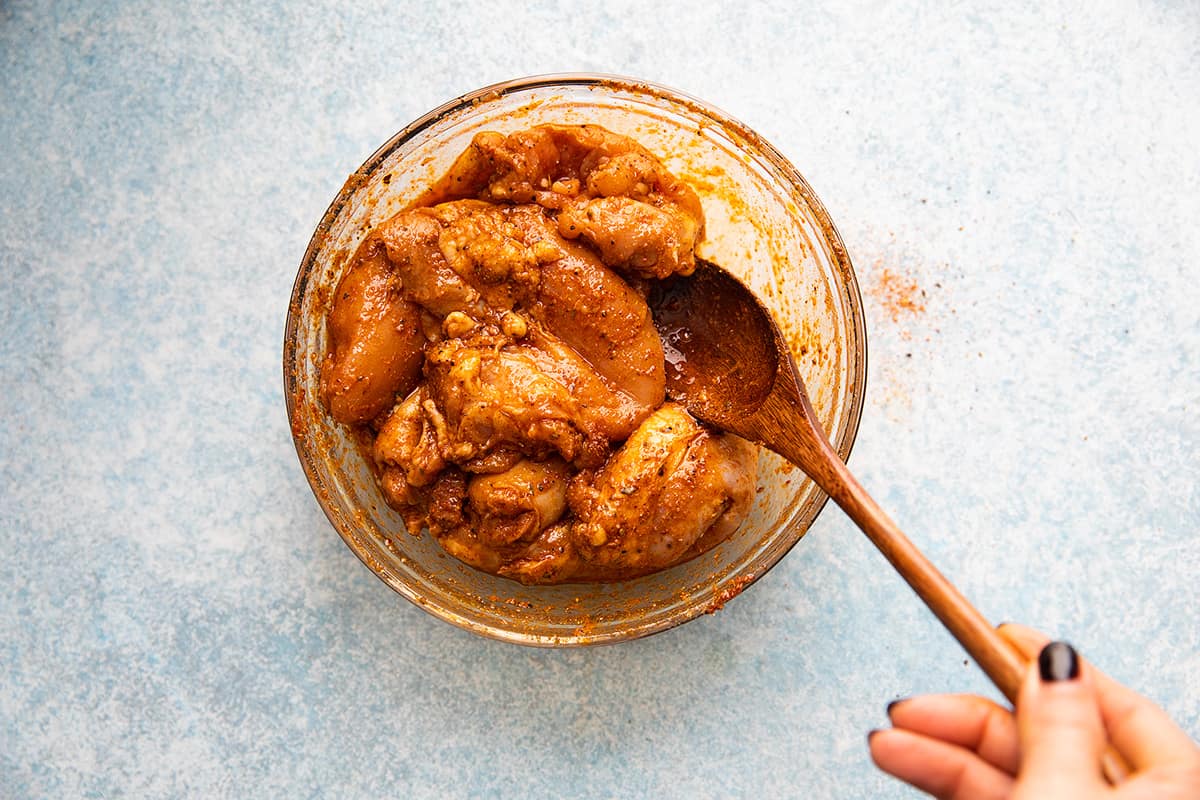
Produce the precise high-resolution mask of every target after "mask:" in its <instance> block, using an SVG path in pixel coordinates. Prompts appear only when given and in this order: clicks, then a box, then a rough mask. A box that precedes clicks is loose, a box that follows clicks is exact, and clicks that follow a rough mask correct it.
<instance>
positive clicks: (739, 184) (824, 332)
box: [283, 74, 866, 647]
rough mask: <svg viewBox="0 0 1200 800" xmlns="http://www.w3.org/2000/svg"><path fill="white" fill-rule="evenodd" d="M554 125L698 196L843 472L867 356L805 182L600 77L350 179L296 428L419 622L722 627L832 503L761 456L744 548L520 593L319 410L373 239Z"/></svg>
mask: <svg viewBox="0 0 1200 800" xmlns="http://www.w3.org/2000/svg"><path fill="white" fill-rule="evenodd" d="M544 122H559V123H596V124H599V125H602V126H604V127H606V128H609V129H611V130H613V131H616V132H617V133H622V134H627V135H629V136H632V137H633V138H634V139H636V140H637V141H639V142H641V143H642V144H643V145H645V146H646V147H648V148H649V149H650V150H651V151H653V152H654V153H655V154H657V155H658V157H659V158H661V159H662V160H663V161H664V163H665V164H666V166H667V167H668V169H670V170H671V171H672V172H674V173H675V174H676V175H678V176H680V177H681V178H684V179H685V180H687V181H688V182H689V183H691V185H692V186H693V187H695V189H696V191H697V193H698V194H699V196H700V200H701V203H702V204H703V206H704V214H705V218H706V221H707V233H706V237H705V240H704V242H703V243H702V244H701V246H700V248H699V250H698V253H699V255H701V256H703V257H704V258H707V259H709V260H710V261H714V262H716V263H718V264H721V265H722V266H724V267H725V268H726V269H728V270H730V271H731V272H733V273H734V274H736V275H738V276H739V277H740V278H742V280H744V281H745V282H746V283H747V284H749V285H750V286H751V288H753V289H754V290H755V291H756V292H757V293H758V294H759V296H760V297H761V298H762V299H763V300H764V302H765V303H766V305H767V306H768V307H769V308H770V309H771V310H772V312H773V313H774V314H775V316H776V319H777V320H778V321H779V323H780V326H781V327H782V329H783V330H784V334H785V336H786V337H787V339H788V341H789V344H790V345H791V347H792V352H793V354H794V355H795V358H796V362H797V366H798V367H799V370H800V373H801V375H802V376H803V378H804V381H805V383H806V384H807V386H808V390H809V393H810V396H811V399H812V404H813V407H814V408H815V409H816V411H817V413H818V415H819V416H820V418H821V421H822V423H823V424H824V425H825V430H826V431H827V432H828V434H829V438H830V440H831V441H832V442H833V445H834V448H835V449H836V450H837V452H838V453H839V454H840V455H841V456H842V458H846V457H847V456H848V455H849V453H850V447H851V445H852V444H853V441H854V436H855V433H856V431H857V429H858V422H859V416H860V414H861V411H862V404H863V383H864V378H865V374H866V338H865V329H864V324H863V313H862V301H861V298H860V296H859V291H858V284H857V281H856V280H855V277H854V271H853V269H852V267H851V265H850V259H849V257H848V256H847V254H846V250H845V247H844V246H843V244H842V240H841V237H840V236H839V235H838V233H837V231H836V230H835V229H834V227H833V223H832V222H831V221H830V219H829V215H828V214H827V213H826V212H825V209H824V207H823V206H822V205H821V202H820V201H819V200H818V199H817V196H816V195H815V194H814V193H813V190H812V189H811V188H810V187H809V185H808V184H807V183H806V182H805V180H804V178H802V177H801V176H800V173H799V172H797V171H796V169H795V168H794V167H793V166H792V165H791V164H789V163H788V162H787V160H786V159H784V157H783V156H781V155H780V154H779V152H778V151H776V150H775V148H773V147H772V146H771V145H769V144H767V143H766V142H765V141H763V140H762V139H761V138H760V137H759V136H758V135H757V134H755V133H754V132H753V131H752V130H750V129H749V128H747V127H746V126H745V125H743V124H741V123H739V122H737V121H736V120H734V119H732V118H730V117H729V116H728V115H726V114H725V113H723V112H721V111H718V110H717V109H715V108H713V107H711V106H709V105H707V104H705V103H703V102H701V101H699V100H696V99H694V98H692V97H688V96H687V95H684V94H681V93H679V92H676V91H672V90H670V89H666V88H664V87H661V86H656V85H653V84H649V83H645V82H641V81H635V80H631V79H627V78H620V77H615V76H608V75H584V74H571V75H548V76H541V77H533V78H524V79H520V80H515V81H511V82H508V83H503V84H497V85H495V86H488V87H486V88H484V89H480V90H478V91H475V92H471V93H470V94H467V95H464V96H462V97H460V98H458V99H457V100H454V101H452V102H450V103H447V104H446V105H444V106H442V107H440V108H437V109H435V110H433V111H431V112H429V113H428V114H426V115H425V116H423V117H421V118H420V119H419V120H417V121H416V122H414V123H412V124H411V125H409V126H408V127H406V128H405V129H404V130H402V131H400V132H399V133H397V134H396V135H395V136H393V137H392V138H391V139H390V140H388V142H387V143H385V144H384V145H383V146H382V147H380V148H379V149H378V150H377V151H375V153H374V154H373V155H372V156H371V157H370V158H368V159H367V160H366V162H365V163H364V164H363V165H362V167H360V168H359V169H358V171H357V172H355V173H354V174H353V175H351V176H350V178H349V179H348V180H347V181H346V183H345V185H344V186H343V187H342V189H341V191H340V192H338V195H337V197H336V198H335V199H334V201H333V203H332V204H331V205H330V206H329V210H328V211H326V212H325V216H324V217H323V218H322V219H321V222H320V224H319V225H318V226H317V229H316V232H315V233H314V234H313V237H312V241H311V242H310V243H309V246H308V251H307V252H306V253H305V254H304V261H303V262H302V263H301V265H300V272H299V274H298V275H297V277H296V283H295V286H294V288H293V290H292V297H291V304H290V306H289V308H288V318H287V330H286V333H285V336H284V352H283V371H284V385H285V396H286V399H287V409H288V417H289V419H290V421H291V427H292V433H293V436H294V438H295V442H296V450H297V452H298V453H299V455H300V462H301V464H302V465H303V467H304V471H305V473H306V475H307V476H308V480H309V483H310V484H311V485H312V489H313V492H314V493H315V494H316V497H317V500H318V501H319V502H320V504H321V506H322V508H324V510H325V513H326V515H327V516H328V517H329V521H330V522H332V523H333V527H334V528H335V529H336V530H337V531H338V533H339V534H341V537H342V539H344V540H345V542H346V544H347V545H348V546H349V547H350V549H351V550H352V551H354V554H355V555H357V556H358V557H359V558H360V559H361V560H362V562H363V563H364V564H366V565H367V567H368V568H370V570H371V571H372V572H374V573H375V574H376V575H378V576H379V578H380V579H381V580H383V582H384V583H386V584H387V585H388V586H390V587H392V588H393V589H394V590H396V591H397V592H398V593H400V594H401V595H403V596H404V597H406V598H407V599H409V600H410V601H412V602H413V603H415V604H416V605H417V606H419V607H421V608H423V609H425V610H426V611H428V612H429V613H431V614H433V615H435V616H437V617H440V618H441V619H444V620H446V621H447V622H450V623H453V624H454V625H458V626H459V627H462V628H465V629H467V630H469V631H473V632H475V633H478V634H482V635H484V636H490V637H493V638H496V639H501V640H504V641H509V642H516V643H520V644H526V645H539V646H547V647H561V646H574V645H588V644H600V643H607V642H617V641H623V640H627V639H634V638H638V637H641V636H647V635H649V634H652V633H657V632H659V631H663V630H666V629H668V628H671V627H674V626H675V625H679V624H680V623H683V622H686V621H688V620H691V619H694V618H695V617H697V616H699V615H700V614H703V613H704V612H706V611H708V612H712V611H715V610H717V609H719V608H720V607H721V606H722V605H723V604H724V603H725V602H726V601H727V600H728V599H730V598H731V597H732V596H733V595H735V594H737V593H738V592H740V591H741V590H743V589H744V588H745V587H746V586H748V585H749V584H750V583H752V582H753V581H754V580H755V579H757V578H759V577H761V576H762V575H763V574H764V573H765V572H766V571H767V570H769V569H770V568H771V567H772V566H773V565H774V564H775V563H776V562H778V561H779V559H781V558H783V556H784V555H785V554H786V553H787V552H788V550H790V549H791V548H792V546H793V545H795V544H796V542H798V541H799V540H800V538H801V537H802V536H803V535H804V533H805V531H806V530H807V529H808V527H809V525H811V524H812V522H813V520H814V519H815V518H816V516H817V513H818V512H819V511H820V510H821V507H822V506H823V505H824V503H825V499H826V498H825V495H824V494H823V493H822V492H821V491H820V490H819V489H817V487H816V486H815V485H813V483H812V482H811V481H810V480H808V479H807V478H806V477H805V476H804V475H803V474H802V473H800V472H799V471H794V470H793V469H792V468H791V467H790V466H789V465H788V464H787V463H786V462H784V461H783V460H782V459H780V458H779V457H778V456H776V455H775V454H773V453H769V452H767V451H766V450H763V451H762V453H761V455H760V456H759V462H758V485H759V487H760V488H759V491H758V495H757V498H756V502H755V504H754V507H753V509H752V511H751V513H750V516H749V518H748V519H747V520H746V521H745V523H743V525H742V527H741V528H739V529H738V531H737V532H736V533H735V534H734V535H733V536H732V537H731V538H730V539H729V540H728V541H726V542H724V543H723V544H721V545H719V546H718V547H716V548H714V549H713V550H710V551H709V552H707V553H705V554H703V555H701V556H699V557H697V558H695V559H693V560H691V561H689V562H687V563H684V564H680V565H678V566H675V567H672V568H671V569H667V570H664V571H662V572H658V573H655V574H653V575H648V576H646V577H643V578H638V579H636V580H629V581H623V582H619V583H599V584H582V583H576V584H564V585H559V586H522V585H521V584H518V583H516V582H513V581H510V580H507V579H504V578H499V577H496V576H493V575H488V574H485V573H483V572H479V571H476V570H474V569H472V568H470V567H468V566H466V565H465V564H463V563H461V562H459V561H458V560H456V559H455V558H453V557H452V556H450V555H449V554H447V553H446V552H444V551H443V550H442V548H441V547H440V546H439V545H438V544H437V542H436V541H435V540H434V539H433V538H432V537H431V536H430V535H429V534H428V533H427V532H426V533H423V534H421V535H420V536H411V535H409V534H408V533H407V532H406V531H405V529H404V525H403V523H402V522H401V520H400V517H399V515H398V514H397V513H396V512H395V511H394V510H392V509H391V508H390V507H388V505H387V504H386V503H385V502H384V500H383V497H382V495H381V493H380V490H379V487H378V486H377V484H376V481H375V478H374V476H373V475H372V472H371V470H370V468H369V467H368V465H367V463H366V461H365V459H364V457H363V456H362V454H361V453H360V451H359V449H358V446H357V444H356V442H355V441H354V438H353V435H352V434H351V432H349V431H348V430H346V429H345V428H343V427H342V426H340V425H338V424H337V423H335V422H334V421H333V420H332V419H331V418H330V417H329V416H328V415H327V414H326V413H325V410H324V408H323V407H322V406H321V404H320V402H319V400H318V391H317V387H318V382H319V368H320V363H321V358H322V355H323V354H324V351H325V323H324V318H325V312H326V310H327V308H328V303H329V297H330V293H331V291H332V289H333V287H335V286H336V285H337V282H338V279H339V278H340V276H341V272H342V269H343V268H344V266H345V265H346V262H347V260H348V258H349V257H350V256H351V255H352V254H353V253H354V250H355V248H356V247H357V246H358V244H359V242H360V241H362V239H363V238H364V237H365V236H366V234H367V232H368V230H370V229H371V228H372V227H373V226H375V225H377V224H378V223H380V222H382V221H383V220H385V219H386V218H388V217H389V216H391V215H392V214H395V213H396V212H398V211H400V210H401V209H403V208H404V207H405V206H406V205H407V204H409V203H410V202H411V201H412V200H413V198H414V197H416V195H418V194H419V193H420V192H421V190H422V189H423V188H424V187H426V186H427V185H429V184H430V183H431V182H432V181H433V180H434V179H436V178H437V177H439V176H440V175H442V174H443V173H444V172H445V171H446V169H447V168H448V167H449V166H450V164H451V162H452V161H453V160H454V158H455V157H456V156H458V154H459V153H461V152H462V151H463V150H464V149H465V148H466V147H467V146H468V144H469V143H470V141H471V138H472V137H473V136H474V135H475V134H476V133H478V132H480V131H484V130H495V131H499V132H502V133H507V132H511V131H514V130H517V129H520V128H525V127H529V126H531V125H537V124H540V123H544Z"/></svg>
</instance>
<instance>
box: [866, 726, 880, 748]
mask: <svg viewBox="0 0 1200 800" xmlns="http://www.w3.org/2000/svg"><path fill="white" fill-rule="evenodd" d="M877 733H879V731H878V729H876V730H873V731H867V745H868V746H869V745H870V744H871V740H872V739H874V738H875V734H877Z"/></svg>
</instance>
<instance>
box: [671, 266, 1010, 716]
mask: <svg viewBox="0 0 1200 800" xmlns="http://www.w3.org/2000/svg"><path fill="white" fill-rule="evenodd" d="M650 309H651V311H652V312H653V314H654V325H655V327H656V328H657V329H658V333H659V336H660V337H661V338H662V340H663V348H664V350H665V352H666V356H667V395H668V396H670V397H671V398H672V399H675V400H677V401H679V402H682V403H683V404H684V405H685V406H686V407H687V409H688V411H690V412H691V413H692V415H693V416H695V417H697V418H698V419H701V420H703V421H705V422H708V423H710V424H712V425H715V426H717V427H718V428H722V429H724V430H726V431H730V432H732V433H735V434H737V435H738V436H741V437H743V438H745V439H749V440H750V441H752V442H757V443H758V444H761V445H763V446H764V447H767V448H769V449H771V450H774V451H775V452H776V453H778V454H779V455H781V456H783V457H784V458H786V459H787V460H788V461H791V462H792V463H793V464H795V465H796V466H798V467H800V469H802V470H804V472H805V473H807V474H808V476H809V477H811V478H812V479H813V480H814V481H815V482H816V484H817V485H818V486H820V487H821V488H822V489H823V490H824V491H825V492H826V493H827V494H828V495H829V496H830V497H832V498H833V500H834V502H836V503H837V504H838V505H839V506H841V507H842V509H843V510H844V511H845V512H846V514H848V515H849V517H850V518H851V519H852V520H854V522H855V523H856V524H857V525H858V527H860V528H862V530H863V532H864V533H865V534H867V537H868V538H869V539H870V540H871V541H872V542H873V543H874V544H875V546H876V547H878V548H879V550H880V552H882V553H883V555H884V556H885V557H886V558H887V560H888V561H890V562H891V563H892V566H894V567H895V568H896V571H897V572H899V573H900V575H901V576H902V577H903V578H904V579H905V580H906V581H908V584H909V586H911V587H912V588H913V589H914V590H915V591H916V593H917V594H918V595H920V597H921V599H922V600H924V601H925V604H926V605H927V606H929V609H930V610H931V611H933V613H934V614H936V615H937V617H938V619H940V620H941V621H942V624H944V625H945V626H946V628H947V629H949V631H950V633H952V634H953V635H954V637H955V638H956V639H958V641H959V642H961V643H962V646H963V647H964V648H966V651H967V652H968V653H969V654H970V655H971V657H972V658H974V659H975V661H976V663H978V664H979V666H980V667H982V668H983V671H984V672H985V673H987V675H988V677H989V678H991V679H992V681H993V682H994V683H995V684H996V686H997V687H998V688H999V689H1000V691H1001V692H1003V693H1004V696H1005V697H1007V698H1008V699H1009V700H1015V699H1016V696H1017V690H1018V688H1019V687H1020V683H1021V678H1022V676H1023V675H1024V673H1025V664H1024V662H1023V660H1022V659H1021V657H1020V655H1018V653H1017V652H1016V650H1014V649H1013V648H1012V646H1010V645H1009V644H1008V642H1006V641H1005V640H1004V639H1002V638H1001V637H1000V635H999V634H998V633H996V630H995V629H994V628H993V627H992V626H991V625H990V624H989V623H988V621H987V620H986V619H984V617H983V615H982V614H980V613H979V611H977V610H976V609H975V607H974V606H972V605H971V604H970V603H969V602H968V601H967V599H966V598H965V597H963V595H962V594H961V593H960V592H959V591H958V589H956V588H955V587H954V585H953V584H951V583H950V581H948V580H946V578H945V577H944V576H943V575H942V574H941V573H940V572H938V570H937V568H935V567H934V566H933V564H931V563H930V562H929V560H928V559H927V558H925V556H924V555H922V554H921V552H920V551H919V550H918V549H917V548H916V546H915V545H913V543H912V542H910V541H909V540H908V537H906V536H905V535H904V534H903V533H901V531H900V529H899V528H897V527H896V524H895V523H894V522H892V520H891V519H889V518H888V516H887V514H885V513H884V512H883V509H881V508H880V507H879V506H878V504H876V503H875V501H874V500H872V499H871V497H870V496H869V495H868V494H867V492H866V491H865V490H864V489H863V488H862V486H860V485H859V483H858V481H856V480H855V479H854V476H853V475H851V474H850V470H849V469H847V468H846V465H845V464H844V463H842V460H841V459H840V458H839V457H838V455H837V453H836V452H834V450H833V447H832V446H831V445H830V444H829V439H828V438H827V437H826V436H825V432H824V430H823V429H822V428H821V423H820V422H819V421H818V420H817V417H816V414H814V413H813V409H812V405H811V404H810V403H809V400H808V395H807V393H806V392H805V389H804V382H803V381H802V380H801V379H800V376H799V375H798V374H797V373H796V364H795V362H794V361H793V360H792V354H791V351H790V349H789V348H788V346H787V344H786V343H785V342H784V340H783V336H782V335H781V334H780V332H779V327H778V326H777V325H776V324H775V321H774V320H773V319H772V317H771V314H770V312H768V311H767V309H766V308H765V307H764V306H763V305H762V303H761V302H760V301H759V299H758V298H757V297H755V296H754V293H753V292H751V291H750V290H749V289H747V288H746V287H745V286H744V285H743V284H742V283H741V282H740V281H738V280H737V279H736V278H734V277H733V276H732V275H730V274H729V273H728V272H726V271H725V270H723V269H721V268H720V267H718V266H716V265H715V264H711V263H709V262H706V261H701V260H698V263H697V268H696V272H695V273H694V274H693V275H691V276H689V277H676V278H673V279H672V280H670V281H667V282H664V283H662V284H660V285H658V286H656V287H655V289H654V290H652V292H651V294H650Z"/></svg>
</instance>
